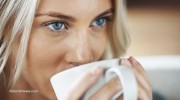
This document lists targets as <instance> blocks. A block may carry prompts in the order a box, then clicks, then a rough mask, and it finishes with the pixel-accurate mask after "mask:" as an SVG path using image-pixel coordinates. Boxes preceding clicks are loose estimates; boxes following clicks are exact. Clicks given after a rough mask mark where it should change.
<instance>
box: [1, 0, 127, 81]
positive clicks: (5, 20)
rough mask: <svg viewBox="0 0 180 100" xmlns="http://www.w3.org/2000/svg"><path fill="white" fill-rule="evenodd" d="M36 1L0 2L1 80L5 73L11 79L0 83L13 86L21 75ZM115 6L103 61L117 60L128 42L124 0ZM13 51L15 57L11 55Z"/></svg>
mask: <svg viewBox="0 0 180 100" xmlns="http://www.w3.org/2000/svg"><path fill="white" fill-rule="evenodd" d="M39 2H40V1H39V0H1V1H0V78H1V79H2V78H4V79H6V77H7V76H8V75H7V74H8V73H9V76H10V78H8V80H4V81H3V82H6V81H7V82H8V83H11V84H12V83H15V81H16V80H17V79H18V77H19V75H20V72H21V70H22V67H23V64H24V62H25V60H26V52H27V45H28V40H29V36H30V33H31V27H32V24H33V19H34V16H35V11H36V8H37V6H38V4H39ZM114 4H115V18H114V24H113V28H112V30H111V31H112V35H111V36H110V42H109V45H108V47H107V50H106V52H105V54H104V56H103V57H104V58H103V59H106V58H115V57H120V56H121V55H122V54H124V53H125V51H126V48H127V46H128V43H129V35H128V34H127V30H126V25H125V18H126V17H125V7H124V6H125V5H124V3H123V0H115V2H114ZM17 43H18V48H16V45H17ZM15 49H17V54H13V52H14V50H15ZM15 53H16V52H15ZM11 54H12V55H16V58H14V59H12V60H11V58H10V55H11ZM8 63H13V64H12V65H13V66H10V68H8ZM0 81H2V80H0ZM4 84H7V83H4Z"/></svg>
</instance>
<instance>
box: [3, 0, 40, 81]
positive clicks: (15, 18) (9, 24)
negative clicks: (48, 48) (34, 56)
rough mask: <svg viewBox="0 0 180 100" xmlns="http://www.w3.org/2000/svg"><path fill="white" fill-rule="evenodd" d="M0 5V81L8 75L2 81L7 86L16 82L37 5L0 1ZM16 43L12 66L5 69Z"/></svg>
mask: <svg viewBox="0 0 180 100" xmlns="http://www.w3.org/2000/svg"><path fill="white" fill-rule="evenodd" d="M0 4H1V5H0V12H1V14H0V20H1V21H0V41H1V42H0V73H1V79H2V77H3V76H8V75H6V74H8V73H9V76H10V77H9V80H4V82H6V81H8V84H9V82H11V83H14V82H15V81H16V80H17V78H18V77H19V74H20V71H21V69H22V66H23V63H24V61H25V58H26V51H27V45H28V38H29V35H30V32H31V27H32V23H33V18H34V15H35V11H36V5H37V4H38V3H37V0H2V1H1V2H0ZM19 38H20V40H19ZM17 41H18V42H20V43H19V45H18V52H17V54H15V55H16V59H15V61H14V66H11V67H12V68H7V61H8V60H10V54H11V53H13V50H14V48H15V43H17ZM8 70H10V72H9V71H8ZM4 79H6V77H5V78H4ZM5 84H6V83H5Z"/></svg>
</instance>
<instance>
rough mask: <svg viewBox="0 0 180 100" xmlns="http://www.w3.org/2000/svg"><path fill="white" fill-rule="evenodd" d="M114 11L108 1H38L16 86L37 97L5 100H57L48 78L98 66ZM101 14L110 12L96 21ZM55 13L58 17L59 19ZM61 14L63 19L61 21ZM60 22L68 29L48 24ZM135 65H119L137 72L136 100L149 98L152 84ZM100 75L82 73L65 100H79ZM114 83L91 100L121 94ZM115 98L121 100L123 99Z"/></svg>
mask: <svg viewBox="0 0 180 100" xmlns="http://www.w3.org/2000/svg"><path fill="white" fill-rule="evenodd" d="M112 8H113V7H112V1H111V0H41V2H40V5H39V7H38V9H37V13H36V16H35V18H34V23H33V27H32V32H31V35H30V39H29V44H28V51H27V60H26V63H25V67H24V69H23V71H22V75H21V77H20V79H19V80H18V81H17V83H16V85H15V87H14V88H15V89H17V90H18V89H19V90H20V89H22V90H28V89H30V90H38V93H32V94H26V93H25V94H9V99H15V98H16V99H26V100H29V99H30V100H32V99H38V100H41V99H42V100H45V99H51V100H55V99H56V96H55V94H54V91H53V89H52V87H51V84H50V78H51V77H52V76H53V75H54V74H56V73H58V72H61V71H64V70H67V69H69V68H72V67H75V66H78V65H82V64H85V63H90V62H93V61H97V60H99V59H100V58H101V56H102V55H103V53H104V51H105V48H106V44H107V42H108V37H107V35H108V30H109V28H110V25H111V23H112V20H111V19H112V17H113V12H112V10H111V9H112ZM103 12H108V13H107V14H105V15H103V16H99V15H100V14H102V13H103ZM57 14H59V15H60V16H61V18H59V17H57ZM59 15H58V16H59ZM62 15H66V17H63V18H62ZM67 16H69V17H71V18H69V17H68V18H67ZM101 17H108V18H107V19H108V20H107V21H105V24H103V25H102V26H98V25H97V23H96V21H97V20H98V19H99V18H101ZM61 20H63V23H64V24H67V23H68V25H65V27H64V28H62V30H61V31H55V30H54V29H52V23H54V22H58V23H59V21H61ZM56 24H57V23H56ZM61 24H62V23H61ZM134 62H136V61H135V59H133V58H132V57H131V58H129V59H124V60H121V62H120V64H124V65H127V66H129V67H131V68H132V69H133V70H134V72H135V73H136V77H137V80H138V84H139V85H138V86H139V98H140V99H143V100H148V99H152V96H151V92H152V90H151V86H150V84H149V83H150V82H149V81H148V78H147V77H146V74H145V72H144V70H143V69H142V66H141V65H140V64H139V63H137V62H136V63H134ZM102 74H103V69H101V68H97V69H92V70H90V71H88V72H85V73H84V74H83V75H82V77H80V79H79V80H78V81H76V82H75V83H73V84H72V86H73V87H74V88H71V89H69V90H68V92H67V93H66V95H65V96H64V99H65V100H76V99H80V98H81V96H82V95H83V93H84V92H86V91H87V89H88V88H89V87H90V86H91V85H93V84H94V83H95V82H96V81H97V80H98V78H99V77H100V76H101V75H102ZM87 78H88V80H87ZM117 81H118V79H117V78H115V79H113V80H111V81H110V83H109V84H107V85H105V86H104V87H103V88H102V89H100V90H99V91H97V93H95V94H94V95H93V96H92V97H91V98H90V99H92V100H94V99H96V100H98V99H101V100H108V99H110V98H111V97H112V96H113V95H114V94H115V93H117V92H118V91H119V90H120V89H121V86H120V85H119V82H117ZM85 83H86V84H85ZM77 90H78V91H77ZM103 94H107V95H106V96H104V95H103ZM102 95H103V96H102ZM119 99H122V96H121V97H120V98H119Z"/></svg>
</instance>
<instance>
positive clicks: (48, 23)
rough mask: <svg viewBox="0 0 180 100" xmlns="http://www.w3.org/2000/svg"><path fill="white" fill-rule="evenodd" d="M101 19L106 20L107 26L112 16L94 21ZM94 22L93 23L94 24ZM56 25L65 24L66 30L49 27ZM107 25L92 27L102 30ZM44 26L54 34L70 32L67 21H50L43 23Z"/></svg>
mask: <svg viewBox="0 0 180 100" xmlns="http://www.w3.org/2000/svg"><path fill="white" fill-rule="evenodd" d="M99 19H105V25H106V24H107V23H108V22H110V21H112V16H104V17H100V18H97V19H96V20H94V21H97V20H99ZM94 21H93V22H94ZM93 22H92V23H93ZM55 23H56V24H57V23H61V24H63V25H64V28H63V29H60V30H55V29H51V28H50V27H51V26H49V25H53V24H55ZM92 23H91V24H92ZM105 25H103V26H93V25H90V27H93V28H102V27H104V26H105ZM43 26H45V27H47V28H48V29H49V30H50V31H53V32H56V33H60V32H63V31H66V30H68V28H69V24H68V23H67V22H66V21H64V20H54V21H48V22H45V23H43Z"/></svg>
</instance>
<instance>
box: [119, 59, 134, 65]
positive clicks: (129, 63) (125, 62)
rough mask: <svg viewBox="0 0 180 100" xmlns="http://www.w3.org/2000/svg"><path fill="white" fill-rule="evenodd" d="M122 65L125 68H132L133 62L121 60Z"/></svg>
mask: <svg viewBox="0 0 180 100" xmlns="http://www.w3.org/2000/svg"><path fill="white" fill-rule="evenodd" d="M121 64H122V65H125V66H128V67H132V64H131V62H130V61H129V60H127V59H121Z"/></svg>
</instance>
